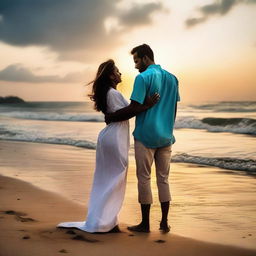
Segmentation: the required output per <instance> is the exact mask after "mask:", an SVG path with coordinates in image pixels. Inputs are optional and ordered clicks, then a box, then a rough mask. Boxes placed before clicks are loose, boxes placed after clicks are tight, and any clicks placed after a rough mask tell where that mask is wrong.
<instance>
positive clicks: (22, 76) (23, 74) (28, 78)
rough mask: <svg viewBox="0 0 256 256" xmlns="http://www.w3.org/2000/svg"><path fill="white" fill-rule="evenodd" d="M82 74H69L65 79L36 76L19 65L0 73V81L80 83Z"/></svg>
mask: <svg viewBox="0 0 256 256" xmlns="http://www.w3.org/2000/svg"><path fill="white" fill-rule="evenodd" d="M81 77H82V74H79V73H69V74H67V75H66V76H65V77H59V76H38V75H34V74H33V73H32V72H31V71H30V70H28V69H26V68H24V67H22V66H21V65H20V64H13V65H9V66H8V67H6V68H5V69H3V70H1V71H0V80H2V81H12V82H34V83H46V82H48V83H70V82H81Z"/></svg>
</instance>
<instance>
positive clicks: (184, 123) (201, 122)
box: [175, 116, 256, 135]
mask: <svg viewBox="0 0 256 256" xmlns="http://www.w3.org/2000/svg"><path fill="white" fill-rule="evenodd" d="M175 128H177V129H181V128H190V129H204V130H207V131H209V132H231V133H240V134H250V135H256V120H255V119H249V118H204V119H196V118H195V117H192V116H188V117H181V118H177V120H176V123H175Z"/></svg>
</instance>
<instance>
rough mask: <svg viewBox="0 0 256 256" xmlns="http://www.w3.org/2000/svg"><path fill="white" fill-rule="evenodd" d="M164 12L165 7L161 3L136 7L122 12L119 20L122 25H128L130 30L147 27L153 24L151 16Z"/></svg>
mask: <svg viewBox="0 0 256 256" xmlns="http://www.w3.org/2000/svg"><path fill="white" fill-rule="evenodd" d="M162 10H164V7H163V5H162V4H161V3H148V4H142V5H134V6H133V7H132V8H131V9H129V10H127V11H123V12H121V14H120V15H119V20H120V23H121V24H124V25H126V26H127V27H128V28H132V27H134V26H138V25H147V24H150V23H151V14H152V13H153V12H155V11H162Z"/></svg>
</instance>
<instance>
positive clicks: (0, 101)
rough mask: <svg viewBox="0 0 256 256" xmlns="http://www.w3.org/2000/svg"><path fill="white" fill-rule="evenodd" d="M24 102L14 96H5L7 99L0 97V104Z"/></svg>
mask: <svg viewBox="0 0 256 256" xmlns="http://www.w3.org/2000/svg"><path fill="white" fill-rule="evenodd" d="M24 102H25V101H24V100H23V99H21V98H19V97H16V96H7V97H1V96H0V104H3V103H8V104H9V103H24Z"/></svg>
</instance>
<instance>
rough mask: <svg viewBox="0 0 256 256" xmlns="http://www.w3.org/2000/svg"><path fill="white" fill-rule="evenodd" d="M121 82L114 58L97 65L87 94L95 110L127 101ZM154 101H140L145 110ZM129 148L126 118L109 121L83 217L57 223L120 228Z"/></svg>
mask: <svg viewBox="0 0 256 256" xmlns="http://www.w3.org/2000/svg"><path fill="white" fill-rule="evenodd" d="M120 82H121V73H120V72H119V70H118V68H117V67H116V66H115V63H114V61H113V60H108V61H106V62H104V63H102V64H101V65H100V66H99V68H98V72H97V75H96V78H95V80H94V81H93V88H92V94H91V95H90V99H91V100H92V101H94V107H95V109H96V110H97V111H101V112H103V114H106V113H113V112H115V111H117V110H119V109H121V108H124V107H126V106H128V105H129V104H128V102H127V101H126V100H125V99H124V97H123V96H122V94H121V93H120V92H118V91H117V90H116V86H117V84H118V83H120ZM155 103H156V102H155V101H154V100H152V98H149V99H148V100H147V103H146V104H145V105H143V107H144V110H146V109H148V108H149V107H151V106H153V105H154V104H155ZM128 151H129V122H128V120H126V121H122V122H114V123H110V124H108V125H107V126H106V127H105V128H104V129H103V130H102V131H101V132H100V133H99V136H98V141H97V148H96V168H95V173H94V180H93V185H92V191H91V195H90V201H89V207H88V214H87V218H86V221H84V222H63V223H60V224H58V227H64V228H78V229H81V230H84V231H87V232H91V233H94V232H119V228H118V221H117V215H118V213H119V211H120V209H121V206H122V203H123V200H124V194H125V187H126V176H127V166H128Z"/></svg>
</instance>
